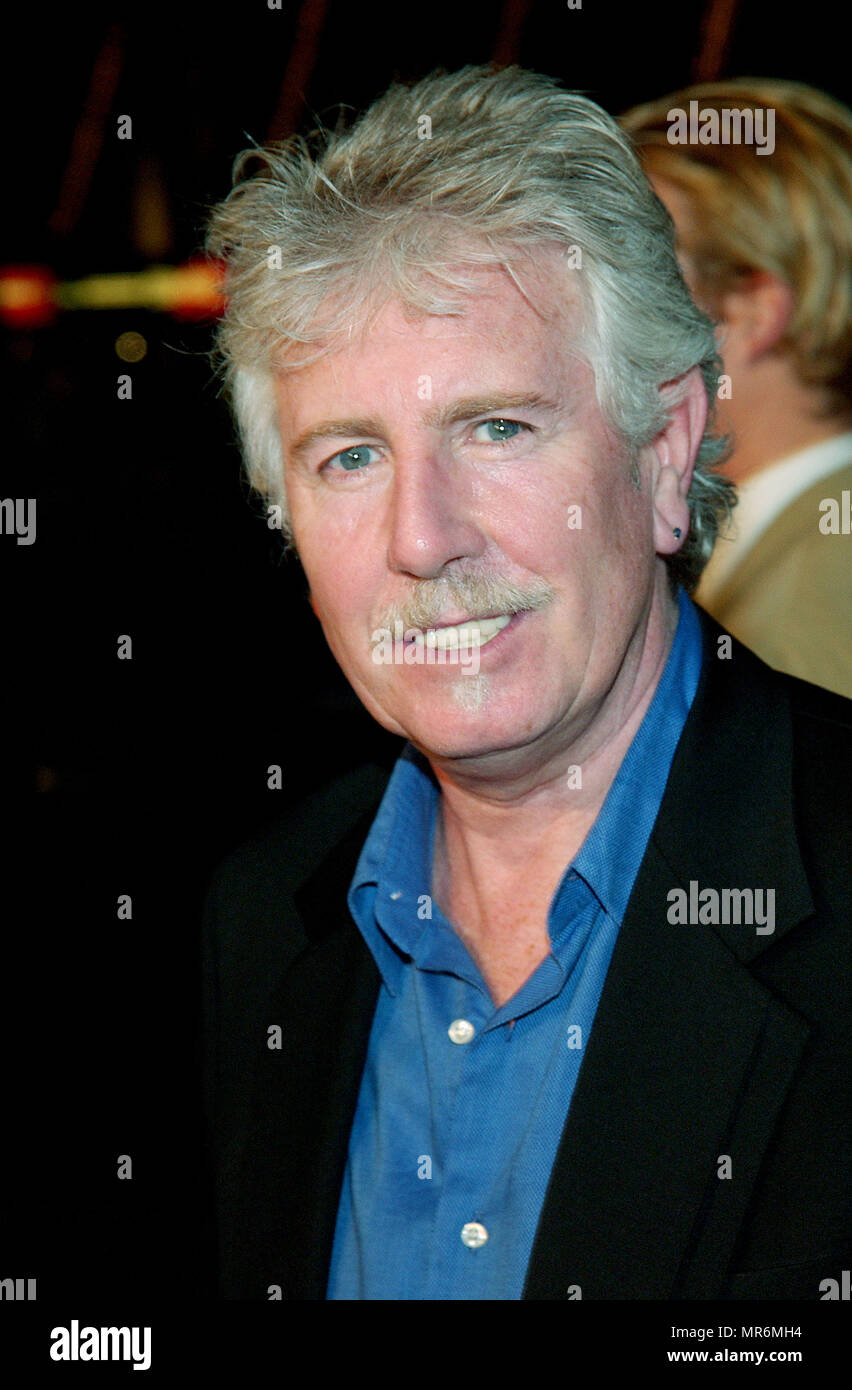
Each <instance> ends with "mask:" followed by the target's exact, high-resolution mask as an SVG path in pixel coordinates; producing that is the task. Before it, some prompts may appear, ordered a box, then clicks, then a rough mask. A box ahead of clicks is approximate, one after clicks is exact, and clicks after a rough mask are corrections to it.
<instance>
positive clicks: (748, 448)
mask: <svg viewBox="0 0 852 1390" xmlns="http://www.w3.org/2000/svg"><path fill="white" fill-rule="evenodd" d="M724 405H725V409H724V412H723V410H722V408H721V406H720V409H719V418H718V425H719V428H720V429H721V430H723V431H725V432H730V433H732V434H733V436H734V440H733V444H734V452H733V454H732V456H731V458H730V459H729V461H728V462H727V464H726V465H725V472H726V473H727V475H728V477H730V478H732V479H733V480H734V482H735V483H742V482H744V481H745V480H746V478H750V477H753V476H754V475H755V474H757V473H760V472H762V471H763V469H764V468H769V467H770V466H771V465H772V464H773V463H777V462H778V461H779V459H783V458H786V457H787V456H788V455H789V454H794V453H798V452H799V450H800V449H807V448H810V446H811V445H813V444H820V443H822V441H823V440H826V439H833V438H834V437H835V436H837V435H839V434H843V433H845V431H846V430H848V429H850V428H852V416H850V415H848V414H840V415H830V416H826V415H823V414H821V413H820V411H821V409H822V407H823V397H822V395H821V393H819V392H816V391H814V390H812V389H808V388H805V387H803V386H802V385H801V383H800V382H798V381H797V380H796V379H795V378H794V377H793V375H792V373H791V372H790V371H789V369H786V368H785V369H783V374H782V375H781V376H780V377H779V372H778V371H777V370H772V369H768V370H766V371H763V372H758V371H757V369H755V371H754V377H753V379H751V380H749V381H745V380H740V378H737V380H736V381H735V382H734V394H733V396H732V398H731V400H730V401H727V402H725V403H724Z"/></svg>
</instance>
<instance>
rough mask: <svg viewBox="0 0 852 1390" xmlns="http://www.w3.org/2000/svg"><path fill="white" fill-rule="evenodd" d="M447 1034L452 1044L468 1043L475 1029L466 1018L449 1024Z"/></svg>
mask: <svg viewBox="0 0 852 1390" xmlns="http://www.w3.org/2000/svg"><path fill="white" fill-rule="evenodd" d="M447 1032H448V1033H449V1035H450V1038H451V1039H452V1041H453V1042H454V1043H466V1042H470V1040H471V1038H472V1037H473V1035H474V1033H475V1032H476V1029H475V1028H474V1026H473V1024H472V1023H468V1021H467V1019H466V1018H457V1019H456V1020H455V1021H454V1022H453V1023H451V1024H450V1026H449V1028H448V1029H447Z"/></svg>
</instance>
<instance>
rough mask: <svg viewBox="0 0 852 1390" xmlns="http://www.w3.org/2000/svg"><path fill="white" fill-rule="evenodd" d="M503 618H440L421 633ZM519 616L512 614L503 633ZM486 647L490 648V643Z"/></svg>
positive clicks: (488, 615) (484, 615)
mask: <svg viewBox="0 0 852 1390" xmlns="http://www.w3.org/2000/svg"><path fill="white" fill-rule="evenodd" d="M504 616H505V615H504V614H503V613H478V614H477V616H476V617H475V618H472V617H471V616H470V614H465V615H464V616H462V617H460V618H442V619H441V621H440V622H439V623H429V624H428V626H427V627H424V628H423V629H421V630H422V631H423V632H442V631H443V629H444V628H447V627H473V626H474V625H475V624H476V623H487V622H489V621H490V620H491V619H492V618H502V617H504ZM519 616H520V615H519V614H517V613H514V614H513V615H512V618H511V621H510V622H508V623H507V624H506V627H505V628H504V629H503V631H504V632H505V631H506V630H507V629H508V628H510V627H511V625H512V623H513V622H514V620H515V618H516V617H519ZM406 631H408V632H412V631H414V629H412V628H407V629H406ZM498 636H499V633H498ZM407 640H408V641H409V642H413V641H414V640H415V638H414V637H409V638H408V639H407ZM496 640H497V638H496V637H492V639H491V641H492V642H496ZM488 645H489V646H490V643H489V644H488Z"/></svg>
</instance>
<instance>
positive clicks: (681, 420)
mask: <svg viewBox="0 0 852 1390" xmlns="http://www.w3.org/2000/svg"><path fill="white" fill-rule="evenodd" d="M673 390H677V392H678V394H680V395H681V400H680V403H679V404H678V405H676V406H675V407H674V408H673V409H672V412H671V419H670V420H669V422H668V424H667V425H666V427H665V429H663V430H662V431H661V432H660V434H658V435H657V438H656V439H655V440H654V441H653V443H652V444H649V445H648V447H647V452H648V454H649V455H650V462H651V466H652V467H651V489H652V497H653V503H654V549H655V550H656V552H657V554H658V555H673V554H674V553H675V551H677V550H680V548H681V546H682V545H683V543H684V541H685V540H686V536H687V532H688V531H689V503H688V502H687V496H688V494H689V489H690V485H691V483H692V473H693V468H694V466H695V456H696V454H697V453H698V448H699V445H700V444H701V440H702V439H703V438H704V430H705V427H706V424H707V413H708V404H707V392H706V390H705V388H704V378H703V377H702V375H701V371H700V369H699V368H698V367H693V368H692V370H691V371H689V372H687V374H686V376H684V377H680V378H679V379H678V381H677V382H676V383H675V382H672V383H669V384H667V385H666V386H664V387H662V389H661V393H662V395H663V397H664V398H665V395H666V392H672V391H673ZM675 530H679V531H680V535H679V536H676V535H675Z"/></svg>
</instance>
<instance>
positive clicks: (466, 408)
mask: <svg viewBox="0 0 852 1390" xmlns="http://www.w3.org/2000/svg"><path fill="white" fill-rule="evenodd" d="M541 409H544V410H551V411H555V410H557V409H558V406H557V404H556V402H555V401H552V400H549V399H548V398H547V397H546V396H542V395H540V394H539V393H538V392H537V391H533V392H525V393H523V394H521V395H501V394H499V393H496V392H495V393H494V394H493V395H490V396H467V397H465V398H463V399H462V400H458V401H454V402H453V403H452V405H447V406H438V407H433V408H432V409H430V410H427V411H425V412H424V415H423V423H424V424H426V425H428V426H429V428H430V429H446V428H447V427H448V426H449V425H457V424H459V423H461V422H462V421H464V420H473V419H475V418H476V416H477V415H492V416H497V417H498V418H499V417H500V416H501V415H502V414H503V413H504V412H505V411H507V410H541ZM383 433H384V430H383V428H382V425H381V423H380V422H379V421H377V420H374V419H371V418H370V417H369V416H354V417H350V418H345V419H338V420H320V421H319V423H318V424H316V425H314V426H313V427H312V428H311V429H309V430H306V431H305V433H304V434H301V435H299V438H298V439H297V440H296V441H295V443H294V444H292V445H291V447H290V449H289V450H288V453H289V454H290V457H291V458H292V459H294V460H296V461H297V462H298V461H299V460H301V459H303V458H304V456H305V454H307V453H308V451H309V450H310V449H311V448H312V446H313V445H314V444H317V443H319V442H320V441H321V440H324V439H345V438H353V437H355V438H364V437H368V436H372V437H373V438H376V437H377V436H379V435H382V434H383Z"/></svg>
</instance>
